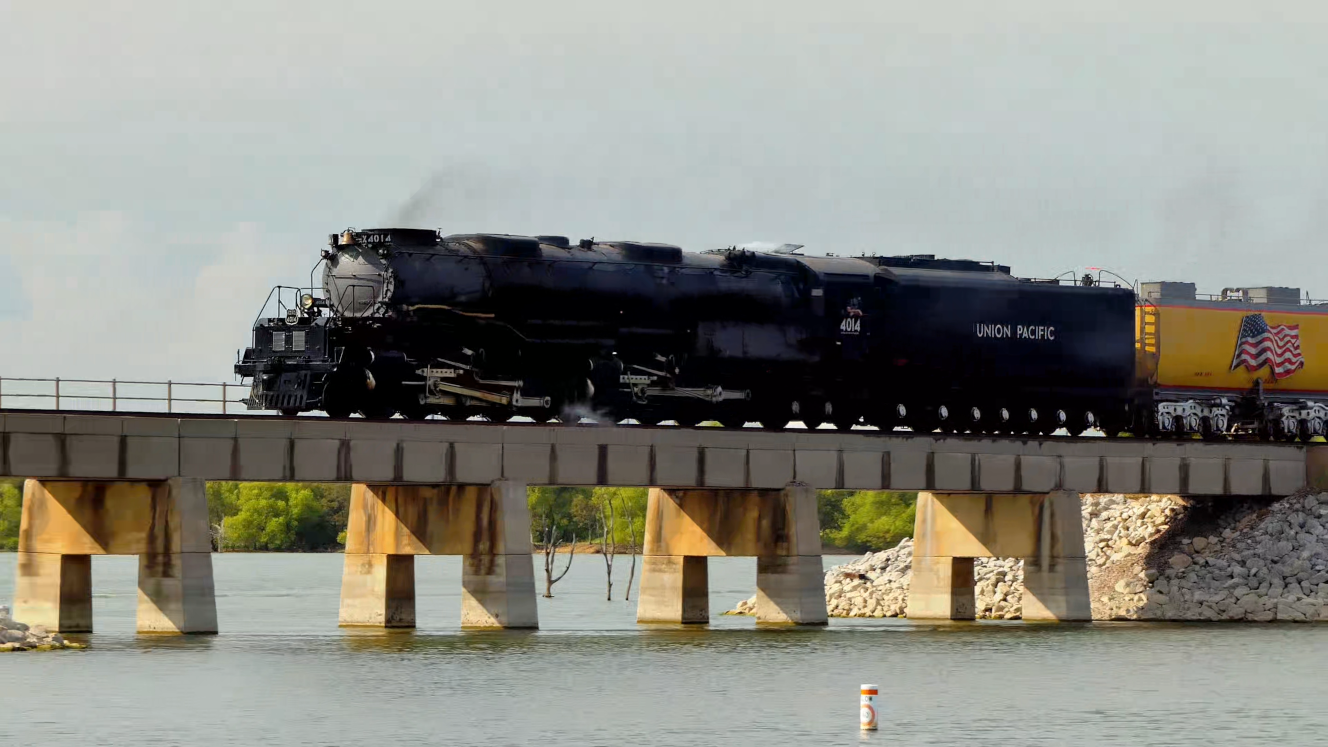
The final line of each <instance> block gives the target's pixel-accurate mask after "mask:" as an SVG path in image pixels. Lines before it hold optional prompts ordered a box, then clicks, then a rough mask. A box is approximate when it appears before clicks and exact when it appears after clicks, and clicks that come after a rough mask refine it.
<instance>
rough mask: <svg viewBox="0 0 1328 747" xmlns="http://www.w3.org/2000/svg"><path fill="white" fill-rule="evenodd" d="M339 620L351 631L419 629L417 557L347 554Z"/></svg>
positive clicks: (342, 576)
mask: <svg viewBox="0 0 1328 747" xmlns="http://www.w3.org/2000/svg"><path fill="white" fill-rule="evenodd" d="M348 544H349V541H348ZM337 619H338V623H339V624H340V625H341V626H342V627H348V628H349V627H374V628H413V627H415V556H414V555H387V554H384V553H346V560H345V567H344V570H343V572H342V575H341V612H340V614H339V615H338V618H337Z"/></svg>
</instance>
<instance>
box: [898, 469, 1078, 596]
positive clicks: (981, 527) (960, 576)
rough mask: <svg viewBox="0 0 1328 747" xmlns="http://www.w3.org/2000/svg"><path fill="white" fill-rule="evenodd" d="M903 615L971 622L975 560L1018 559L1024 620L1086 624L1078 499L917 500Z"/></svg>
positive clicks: (1055, 495) (934, 496) (1067, 494)
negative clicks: (1022, 570) (911, 567)
mask: <svg viewBox="0 0 1328 747" xmlns="http://www.w3.org/2000/svg"><path fill="white" fill-rule="evenodd" d="M913 537H914V538H913V578H912V581H911V582H910V584H909V591H908V609H907V611H906V612H905V614H906V616H907V617H908V618H909V619H913V620H972V619H973V618H974V617H975V613H976V605H975V602H974V596H973V559H974V558H992V557H996V558H1008V557H1016V558H1022V559H1023V561H1024V596H1023V619H1024V620H1029V621H1038V620H1043V621H1069V620H1091V619H1092V617H1093V614H1092V609H1091V607H1090V599H1089V595H1088V562H1087V560H1086V557H1085V553H1084V531H1083V525H1082V522H1081V518H1080V503H1079V494H1078V493H1076V492H1073V491H1069V490H1057V491H1054V492H1051V493H1048V494H1046V495H1027V494H1023V495H1018V494H1014V495H1012V494H1004V495H1002V494H987V495H983V494H974V493H925V492H924V493H919V494H918V505H917V519H916V523H915V526H914V536H913Z"/></svg>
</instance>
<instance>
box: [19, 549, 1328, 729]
mask: <svg viewBox="0 0 1328 747" xmlns="http://www.w3.org/2000/svg"><path fill="white" fill-rule="evenodd" d="M835 560H836V559H827V565H830V564H832V563H833V562H834V561H835ZM841 560H842V559H841ZM214 563H215V573H216V582H217V593H218V597H217V612H218V616H219V618H220V623H221V627H222V634H221V635H219V636H200V637H169V638H163V637H142V636H137V635H135V634H134V607H135V600H136V597H135V594H136V592H135V576H136V573H137V565H136V562H135V560H134V559H133V558H122V557H108V558H96V559H94V561H93V580H94V587H95V591H96V597H95V600H94V614H95V616H96V620H95V624H96V626H97V631H98V632H97V633H95V634H93V635H91V636H89V637H87V640H89V642H90V643H91V644H92V648H91V649H89V650H87V651H67V652H51V653H46V654H12V655H0V693H3V696H2V697H0V700H2V701H3V702H4V704H5V706H4V708H3V709H0V745H10V744H13V745H79V746H80V747H83V746H85V745H91V744H97V745H154V744H198V745H212V744H216V745H248V744H272V745H364V746H366V747H370V746H371V747H378V746H379V745H397V744H411V745H414V744H435V745H454V744H455V745H509V744H510V745H525V744H540V745H577V746H578V747H585V746H586V745H619V744H622V745H684V744H686V745H701V744H717V745H767V744H769V745H775V744H778V745H786V744H790V745H791V744H797V745H803V744H805V745H834V744H843V745H850V744H876V745H887V744H888V745H899V744H915V745H928V744H991V745H1205V746H1207V745H1213V744H1259V745H1264V744H1278V745H1287V744H1306V745H1308V744H1324V743H1325V741H1326V740H1328V737H1325V734H1328V625H1317V626H1311V625H1293V626H1262V627H1256V626H1246V625H1198V624H1195V625H1172V624H1126V623H1118V624H1102V623H1099V624H1094V625H1056V626H1026V625H1021V624H1007V623H985V624H956V625H913V624H909V623H906V622H898V621H851V622H850V621H842V620H835V621H832V623H831V624H830V626H829V627H828V628H826V629H821V630H787V629H777V630H757V629H756V626H755V623H754V622H753V621H752V620H751V619H750V618H732V617H722V616H719V615H718V614H716V615H715V616H714V621H713V622H712V624H711V625H710V626H709V627H708V628H704V627H703V628H700V629H695V628H688V629H680V628H668V627H663V628H659V627H650V628H646V627H641V626H638V625H636V623H635V622H634V612H635V603H634V602H632V603H626V602H622V601H620V597H621V594H620V592H617V593H616V594H615V596H616V597H618V599H615V601H613V602H607V601H605V600H604V565H603V561H602V559H601V558H598V557H595V556H579V557H578V558H577V559H576V562H575V563H574V564H573V566H572V571H571V573H570V574H569V575H568V576H567V578H565V579H564V580H563V582H562V583H560V584H559V585H558V586H557V587H556V588H555V591H556V593H557V596H556V598H554V599H540V608H539V613H540V622H541V624H542V626H543V627H542V629H541V630H540V631H539V632H535V633H463V632H461V630H460V629H459V626H458V623H457V621H458V618H459V615H460V587H461V580H460V563H459V561H458V559H457V558H420V559H418V560H417V566H416V583H417V589H418V604H417V617H418V623H419V628H418V629H417V630H416V631H414V632H393V633H373V632H368V633H365V632H348V631H343V630H340V629H338V628H337V626H336V619H337V606H338V593H339V590H340V579H341V556H340V555H233V554H226V555H218V556H215V559H214ZM537 563H538V560H537ZM619 563H620V565H619V566H618V567H617V568H615V576H621V577H622V579H623V580H625V577H626V571H627V563H626V562H625V560H624V559H622V558H620V559H619ZM537 569H538V566H537ZM638 571H639V567H638ZM755 573H756V568H755V562H754V560H752V559H750V558H715V559H711V561H710V588H711V595H712V596H711V609H712V611H713V612H715V613H718V612H721V611H723V610H725V609H728V608H729V607H731V606H732V603H733V602H735V601H736V600H738V599H740V598H742V597H745V596H748V595H750V593H751V591H752V589H753V588H754V584H755ZM13 579H14V556H13V555H12V554H0V601H3V600H7V599H9V598H10V597H11V595H12V591H13ZM862 682H878V683H879V684H880V685H881V686H882V689H881V697H880V699H879V702H880V705H881V707H880V710H881V711H882V714H883V715H882V728H881V731H879V732H877V733H876V734H872V735H870V736H867V737H864V736H863V735H861V734H860V733H859V732H858V728H857V718H858V715H857V688H858V685H859V684H860V683H862Z"/></svg>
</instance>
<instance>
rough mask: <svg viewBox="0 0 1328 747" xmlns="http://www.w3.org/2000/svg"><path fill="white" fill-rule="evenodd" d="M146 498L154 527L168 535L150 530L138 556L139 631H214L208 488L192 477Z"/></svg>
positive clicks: (169, 483) (166, 485) (214, 601)
mask: <svg viewBox="0 0 1328 747" xmlns="http://www.w3.org/2000/svg"><path fill="white" fill-rule="evenodd" d="M162 487H165V488H166V489H165V490H164V491H163V490H162ZM150 497H151V499H152V505H151V508H152V510H153V513H154V514H155V515H156V520H155V521H154V522H153V525H154V526H160V527H162V528H165V529H166V530H167V531H165V532H163V533H162V534H160V535H158V534H154V533H151V532H149V534H148V536H147V538H146V539H147V547H146V548H145V551H144V552H140V553H139V555H138V632H140V633H216V632H217V594H216V590H215V585H214V583H213V580H212V539H211V535H210V532H209V530H208V506H207V486H206V484H205V483H204V482H203V481H202V480H199V479H194V478H189V479H177V480H168V481H166V482H165V483H161V484H160V486H158V487H155V488H154V489H153V491H152V493H151V496H150ZM163 499H164V500H163ZM173 532H174V533H178V534H179V541H178V543H177V542H175V541H173V539H172V537H171V534H172V533H173Z"/></svg>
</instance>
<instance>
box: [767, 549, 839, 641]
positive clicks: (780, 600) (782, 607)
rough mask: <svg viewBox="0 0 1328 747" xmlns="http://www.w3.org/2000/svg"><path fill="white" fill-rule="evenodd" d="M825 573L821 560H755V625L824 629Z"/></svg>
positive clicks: (803, 558) (804, 558)
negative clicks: (817, 627)
mask: <svg viewBox="0 0 1328 747" xmlns="http://www.w3.org/2000/svg"><path fill="white" fill-rule="evenodd" d="M827 618H828V615H827V613H826V608H825V569H824V568H823V567H822V564H821V556H820V555H814V556H807V555H798V556H794V557H778V556H776V557H769V558H757V559H756V621H757V622H758V623H788V624H795V625H825V624H826V623H827V622H828V619H827Z"/></svg>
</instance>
